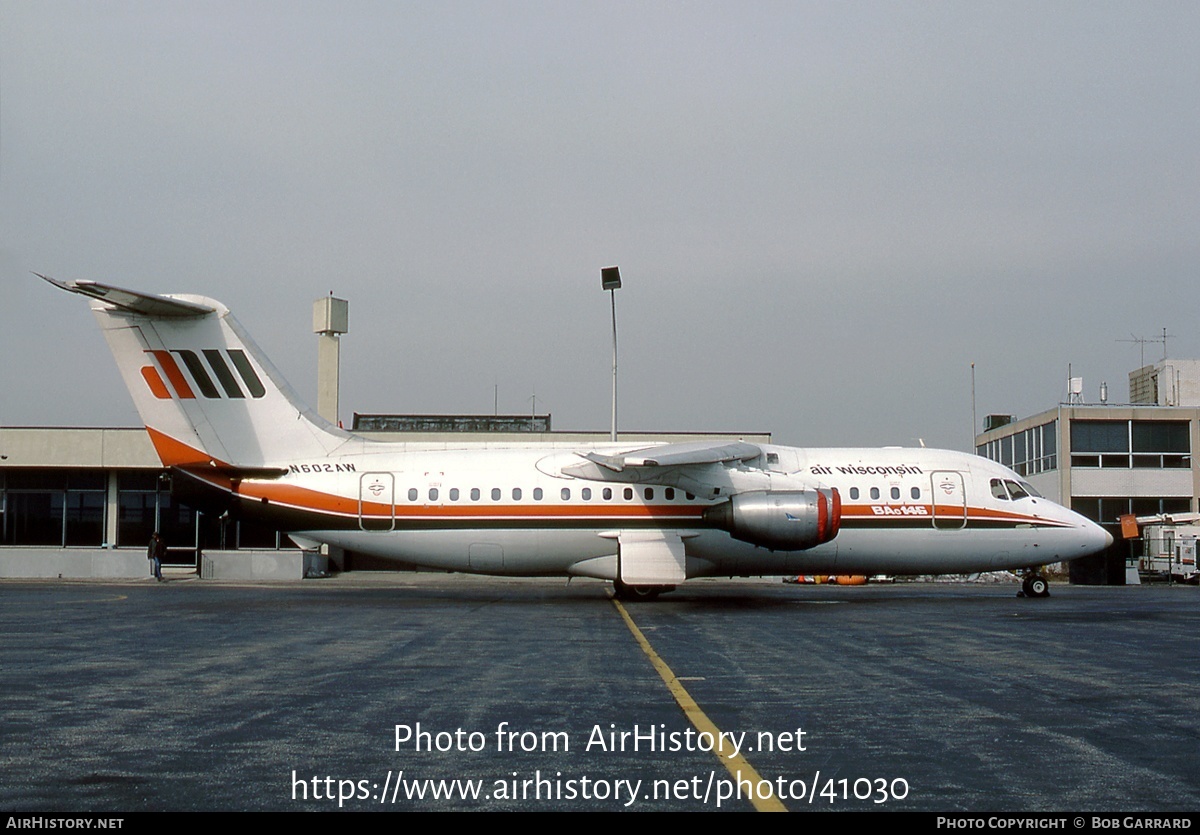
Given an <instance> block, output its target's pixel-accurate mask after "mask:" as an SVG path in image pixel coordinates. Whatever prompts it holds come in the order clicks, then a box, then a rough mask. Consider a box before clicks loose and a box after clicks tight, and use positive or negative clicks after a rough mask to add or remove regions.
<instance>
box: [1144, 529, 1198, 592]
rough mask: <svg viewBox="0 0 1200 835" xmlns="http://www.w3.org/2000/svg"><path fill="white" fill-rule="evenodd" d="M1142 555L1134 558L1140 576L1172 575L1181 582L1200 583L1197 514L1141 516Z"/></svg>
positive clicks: (1173, 578)
mask: <svg viewBox="0 0 1200 835" xmlns="http://www.w3.org/2000/svg"><path fill="white" fill-rule="evenodd" d="M1137 522H1138V526H1139V527H1140V529H1141V543H1142V547H1141V554H1140V555H1139V556H1136V557H1135V558H1134V559H1135V560H1136V562H1137V570H1138V573H1139V574H1141V575H1155V574H1157V575H1162V576H1169V577H1170V578H1171V579H1172V580H1177V581H1179V582H1182V583H1200V570H1197V566H1196V540H1197V539H1198V538H1200V524H1198V522H1200V519H1198V518H1197V514H1194V513H1188V514H1175V515H1174V516H1167V515H1165V514H1164V515H1159V516H1139V517H1137Z"/></svg>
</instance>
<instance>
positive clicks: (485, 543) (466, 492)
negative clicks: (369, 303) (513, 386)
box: [42, 276, 1112, 597]
mask: <svg viewBox="0 0 1200 835" xmlns="http://www.w3.org/2000/svg"><path fill="white" fill-rule="evenodd" d="M42 277H43V278H45V276H42ZM46 280H47V281H49V282H51V283H52V284H54V285H56V286H58V287H61V288H62V289H64V290H68V291H70V292H72V293H79V294H82V295H84V296H88V297H90V298H91V299H92V302H91V307H92V310H93V312H94V313H95V316H96V318H97V320H98V321H99V322H100V326H101V328H102V329H103V331H104V335H105V337H106V339H107V340H108V344H109V347H110V348H111V349H112V352H113V355H114V356H115V358H116V360H117V364H118V366H119V367H120V370H121V374H122V376H123V377H124V380H125V384H126V386H128V388H129V391H130V393H131V394H132V395H133V399H134V402H135V404H136V406H137V409H138V412H139V414H140V415H141V418H142V421H143V423H144V424H145V426H146V431H147V432H148V433H149V434H150V439H151V441H152V442H153V443H154V447H155V449H156V450H157V452H158V455H159V458H161V459H162V463H163V464H164V466H167V467H170V468H171V469H172V470H173V472H174V473H175V474H176V476H177V478H176V479H175V481H176V482H179V481H180V480H181V479H182V478H186V479H187V480H188V481H189V483H190V486H191V487H192V488H199V489H198V490H196V489H193V490H190V491H189V493H190V494H192V495H201V496H203V500H202V505H203V507H204V509H206V510H210V511H211V510H213V509H214V508H215V509H216V510H218V511H219V512H228V513H230V514H231V515H233V516H238V517H242V518H255V519H259V520H263V521H266V522H268V523H269V524H272V525H274V526H276V527H278V528H279V529H281V530H286V531H289V532H291V534H292V535H293V537H294V538H296V539H297V540H298V541H299V542H301V543H326V544H329V545H333V546H337V547H341V548H345V549H348V550H351V551H356V552H361V553H366V554H372V555H375V556H378V557H383V558H387V559H390V560H394V561H395V562H396V563H398V564H401V565H404V566H410V567H424V568H430V569H437V570H450V571H460V572H470V573H475V574H494V575H521V576H554V575H558V576H567V577H570V576H580V577H595V578H599V579H603V580H609V581H611V582H612V583H613V584H614V586H615V589H616V592H617V594H618V595H619V596H622V597H653V596H655V595H657V594H659V593H661V592H663V591H667V590H670V589H671V588H674V587H675V586H676V585H678V584H679V583H681V582H683V581H684V580H686V579H688V578H691V577H713V576H722V577H730V576H751V575H773V574H777V575H785V574H835V573H836V574H850V573H854V574H878V573H886V574H936V573H958V572H973V571H988V570H995V569H1027V570H1030V573H1029V574H1028V575H1027V577H1026V581H1025V592H1026V594H1027V595H1029V596H1031V597H1040V596H1044V595H1045V593H1046V582H1045V579H1044V578H1042V577H1041V576H1040V575H1038V574H1037V573H1036V571H1034V569H1036V568H1037V567H1040V566H1044V565H1046V564H1048V563H1052V562H1060V561H1065V560H1071V559H1075V558H1077V557H1082V556H1085V555H1087V554H1092V553H1095V552H1096V551H1099V550H1101V549H1103V548H1105V547H1107V546H1108V545H1109V544H1111V542H1112V537H1111V536H1109V534H1108V533H1107V532H1105V531H1104V530H1103V529H1102V528H1100V527H1099V526H1098V525H1095V524H1093V523H1092V522H1090V521H1088V520H1087V519H1085V518H1083V517H1082V516H1080V515H1078V514H1077V513H1073V512H1072V511H1070V510H1067V509H1066V508H1063V507H1061V506H1059V505H1057V504H1055V503H1053V502H1051V501H1049V500H1047V499H1044V498H1042V497H1040V496H1038V494H1037V493H1036V491H1034V490H1033V488H1032V487H1030V486H1029V485H1028V484H1027V483H1025V482H1023V481H1022V480H1021V478H1020V477H1019V476H1017V474H1016V473H1014V472H1013V471H1012V470H1009V469H1007V468H1006V467H1003V466H1001V465H999V464H996V463H994V462H992V461H988V460H986V459H984V458H981V457H978V456H975V455H970V454H966V453H960V452H952V451H948V450H934V449H923V448H922V449H900V448H886V449H799V448H794V447H786V446H776V445H769V444H752V443H745V442H740V441H739V442H724V443H722V442H695V443H676V444H663V445H659V446H651V447H646V446H644V445H642V446H635V445H630V444H620V443H604V444H595V445H593V446H589V447H588V448H586V449H583V448H580V447H579V445H578V444H577V443H509V442H506V443H469V442H463V443H462V444H447V443H437V444H421V443H412V442H384V441H377V440H373V439H370V438H365V437H363V436H361V435H356V434H353V433H350V432H346V431H344V430H342V429H339V428H338V427H336V426H333V425H331V424H330V423H328V422H327V421H325V420H323V419H321V418H320V417H318V416H317V415H316V414H315V413H313V412H312V411H310V410H309V409H308V408H306V407H305V406H304V405H303V404H302V403H300V401H299V400H298V398H297V397H296V394H295V392H294V391H293V390H292V389H291V387H290V386H288V384H287V383H286V382H285V381H284V380H283V378H282V377H281V376H280V374H279V372H278V371H277V370H276V369H275V367H274V366H273V365H271V363H270V361H269V360H268V359H267V358H266V357H265V356H264V355H263V354H262V352H261V351H260V350H259V348H258V347H257V346H256V345H255V344H254V342H253V341H252V340H251V339H250V337H249V336H248V335H247V333H246V332H245V331H244V330H243V329H242V326H241V325H240V324H239V323H238V322H237V320H236V319H234V317H233V316H232V315H231V314H230V312H229V310H228V309H227V308H226V307H225V306H224V305H222V304H221V303H220V302H217V301H214V300H212V299H208V298H205V297H202V296H193V295H152V294H147V293H140V292H135V291H131V290H123V289H121V288H118V287H112V286H109V285H105V284H98V283H95V282H90V281H71V282H61V281H56V280H54V279H50V278H46ZM193 503H195V502H193Z"/></svg>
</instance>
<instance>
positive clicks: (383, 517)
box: [358, 473, 396, 531]
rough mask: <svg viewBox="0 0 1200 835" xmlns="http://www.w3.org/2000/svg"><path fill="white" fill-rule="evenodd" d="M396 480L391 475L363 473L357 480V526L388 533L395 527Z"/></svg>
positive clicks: (365, 529) (366, 529)
mask: <svg viewBox="0 0 1200 835" xmlns="http://www.w3.org/2000/svg"><path fill="white" fill-rule="evenodd" d="M395 493H396V479H395V477H394V476H393V475H392V474H391V473H363V474H362V475H361V476H359V479H358V526H359V527H360V528H362V529H363V530H364V531H390V530H392V529H393V528H394V527H395V526H396V508H395V503H396V496H395Z"/></svg>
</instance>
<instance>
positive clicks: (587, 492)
mask: <svg viewBox="0 0 1200 835" xmlns="http://www.w3.org/2000/svg"><path fill="white" fill-rule="evenodd" d="M579 496H580V498H582V499H583V500H584V501H585V502H590V501H591V500H592V488H591V487H584V488H583V489H582V490H580V491H579Z"/></svg>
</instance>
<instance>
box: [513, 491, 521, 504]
mask: <svg viewBox="0 0 1200 835" xmlns="http://www.w3.org/2000/svg"><path fill="white" fill-rule="evenodd" d="M513 501H514V502H519V501H521V488H520V487H514V488H513Z"/></svg>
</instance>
